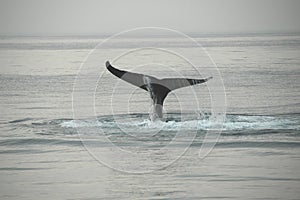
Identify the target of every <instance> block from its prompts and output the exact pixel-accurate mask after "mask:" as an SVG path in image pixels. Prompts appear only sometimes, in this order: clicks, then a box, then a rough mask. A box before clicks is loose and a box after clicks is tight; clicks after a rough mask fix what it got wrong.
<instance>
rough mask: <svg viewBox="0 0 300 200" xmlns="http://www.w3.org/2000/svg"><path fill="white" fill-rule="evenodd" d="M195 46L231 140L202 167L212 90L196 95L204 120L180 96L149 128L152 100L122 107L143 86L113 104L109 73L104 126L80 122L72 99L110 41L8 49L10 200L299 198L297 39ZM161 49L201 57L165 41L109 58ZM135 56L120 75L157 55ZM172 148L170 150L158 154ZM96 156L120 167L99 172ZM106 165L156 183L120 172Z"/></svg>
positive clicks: (101, 112)
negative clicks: (89, 61) (221, 98)
mask: <svg viewBox="0 0 300 200" xmlns="http://www.w3.org/2000/svg"><path fill="white" fill-rule="evenodd" d="M195 39H196V40H197V41H199V42H200V43H201V44H202V45H203V46H205V47H206V48H207V51H208V53H209V54H210V56H211V57H212V58H213V60H214V61H215V62H216V64H217V66H218V68H219V70H220V73H221V75H222V78H223V81H224V86H225V90H226V95H227V106H228V107H227V116H226V120H225V122H224V124H223V127H222V134H221V136H220V137H219V140H218V142H217V144H216V146H215V148H214V149H213V151H212V152H211V153H210V154H209V155H208V156H207V157H206V158H205V159H200V158H199V150H200V148H201V145H202V143H203V139H204V137H205V134H206V133H207V131H208V130H209V129H210V127H211V124H210V120H209V118H210V116H211V113H210V111H211V110H210V106H211V102H210V100H211V99H210V98H209V91H208V89H207V87H206V86H205V85H199V86H194V87H195V88H194V89H195V92H196V94H197V95H198V97H201V101H200V105H199V108H198V109H195V107H194V106H193V105H194V103H195V100H194V99H193V98H192V97H191V98H181V99H183V100H181V101H180V103H181V104H182V105H183V107H184V108H185V110H180V109H179V103H178V100H177V99H176V98H180V97H187V95H188V93H187V92H186V91H185V90H184V89H183V90H178V91H176V92H174V94H172V93H170V94H169V96H168V97H167V98H166V100H165V107H164V112H165V114H164V119H165V120H164V121H162V122H152V121H151V120H150V116H149V110H150V106H151V101H150V97H149V93H147V92H145V91H143V90H139V89H137V90H134V92H133V93H132V94H131V98H130V101H129V108H127V107H124V105H125V104H127V103H128V102H127V99H126V98H127V97H128V93H129V92H130V91H132V90H133V89H132V88H131V87H134V86H130V85H128V84H126V83H125V82H120V83H117V84H118V85H117V86H118V87H117V88H116V94H115V96H114V98H113V100H112V102H111V101H110V100H111V99H110V95H109V94H110V92H111V90H112V89H113V86H114V85H111V83H115V82H116V79H115V77H113V76H112V75H111V74H109V73H106V74H104V75H103V78H102V79H101V80H99V83H98V86H97V88H96V89H95V99H96V102H95V114H96V117H95V116H87V117H85V118H82V119H73V113H72V89H73V86H74V81H75V78H76V74H77V72H78V68H79V66H80V64H81V63H83V61H84V58H85V57H86V56H87V55H88V53H89V51H90V49H91V48H93V47H94V46H95V45H96V44H97V43H98V42H100V41H102V40H103V38H88V37H87V38H1V41H0V51H1V54H0V64H1V75H0V83H1V84H0V89H1V93H0V99H1V105H0V106H1V116H0V130H1V135H0V156H1V164H0V178H1V183H0V188H1V189H0V190H1V192H0V195H1V199H97V198H103V199H199V198H201V199H217V198H221V199H224V198H228V199H247V198H251V199H267V198H270V199H297V198H298V197H299V195H300V194H299V191H300V186H299V185H300V184H299V182H300V176H299V174H300V173H299V172H300V171H299V164H300V157H299V153H300V137H299V136H300V132H299V129H300V103H299V99H300V88H299V85H300V82H299V80H300V79H299V78H300V71H299V65H300V57H299V55H300V54H299V53H300V36H299V35H291V36H289V35H281V36H280V35H279V36H278V35H263V36H255V35H253V36H234V37H228V36H226V37H225V36H224V37H223V36H214V37H199V38H195ZM157 42H160V43H164V44H165V46H166V48H171V49H172V50H174V51H176V49H181V50H184V51H185V52H187V54H188V55H189V56H191V57H197V56H199V55H197V54H195V51H194V49H193V48H190V47H189V43H187V42H186V41H185V40H184V39H181V40H180V39H178V38H159V37H158V38H144V39H143V38H130V39H126V40H124V41H122V40H121V41H120V40H119V41H114V43H111V44H112V45H111V46H106V47H105V48H104V49H103V55H109V54H111V53H113V52H114V53H115V52H122V51H124V50H127V49H131V48H135V47H139V46H140V45H141V44H142V46H143V45H144V46H145V47H146V46H148V45H151V44H152V43H157ZM100 52H101V51H100ZM103 55H99V56H103ZM135 55H137V57H135V58H132V59H128V60H127V61H124V60H123V61H122V60H121V61H120V62H119V63H118V64H119V65H118V66H117V67H120V68H126V67H131V68H132V67H134V66H132V65H134V63H135V62H137V60H142V59H143V60H145V62H148V63H151V58H155V57H157V56H160V55H157V52H156V51H153V50H143V51H140V52H138V53H137V54H135ZM164 59H165V60H166V61H167V62H168V63H169V66H176V67H177V69H179V70H180V71H181V72H182V73H183V75H184V76H193V71H192V70H188V68H187V67H186V66H185V65H184V63H182V62H180V60H176V59H174V58H173V57H172V56H170V57H168V56H165V57H164ZM122 62H123V63H122ZM152 63H153V62H152ZM123 66H124V67H123ZM101 67H102V68H104V67H105V63H104V62H103V63H99V70H101V69H100V68H101ZM151 67H152V68H151ZM144 69H147V70H149V71H151V70H152V71H153V73H154V72H155V73H156V74H155V75H159V76H161V77H168V76H171V75H172V76H175V75H176V74H175V73H172V74H171V73H170V72H169V69H168V68H164V67H161V66H159V67H157V66H150V65H149V66H144V68H139V69H136V70H144ZM210 81H213V79H212V80H210ZM84 87H85V86H84ZM87 87H88V86H87ZM83 98H84V97H83ZM124 99H126V102H124ZM82 105H83V106H84V100H83V104H82ZM111 106H113V109H114V113H115V115H112V114H111V111H110V109H111ZM83 109H84V107H83ZM128 110H129V113H128ZM80 130H85V132H80ZM94 130H101V131H94ZM78 131H79V133H78ZM177 135H179V136H177ZM176 136H177V138H176ZM180 136H181V137H180ZM99 138H108V139H109V141H110V142H111V144H113V145H116V146H118V147H120V148H121V149H122V150H123V151H125V152H126V151H127V152H134V153H136V154H138V155H142V156H141V157H137V159H134V158H135V157H134V156H132V157H122V156H121V155H119V156H118V155H115V154H110V153H111V152H110V147H111V146H110V145H111V144H108V143H107V142H106V141H105V140H99ZM191 138H192V139H193V140H190V139H191ZM83 140H84V141H83ZM172 141H175V142H174V143H171V142H172ZM170 143H171V144H170ZM166 145H170V148H169V151H166V152H164V151H159V150H160V148H162V147H164V146H166ZM187 145H188V146H189V148H187V149H185V147H186V146H187ZM93 152H94V153H95V152H105V153H107V155H114V156H113V157H109V156H107V157H105V158H104V160H105V161H106V163H101V162H99V160H97V158H96V159H95V157H93V155H91V154H93ZM182 152H183V154H182V155H181V154H180V155H181V156H180V157H179V159H178V160H177V161H176V162H174V163H172V164H171V165H168V166H167V167H166V165H167V164H168V163H169V162H170V161H172V159H173V158H177V157H176V154H175V153H182ZM107 163H109V164H111V165H112V166H116V167H120V168H121V167H123V166H124V168H126V169H133V170H134V169H135V170H141V169H145V170H154V172H152V173H148V174H134V173H133V174H132V173H130V174H128V173H121V172H118V171H116V170H113V169H110V168H108V167H106V166H105V164H107ZM157 169H159V170H157ZM245 188H246V189H245Z"/></svg>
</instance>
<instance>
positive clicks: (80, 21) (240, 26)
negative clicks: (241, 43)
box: [0, 0, 300, 35]
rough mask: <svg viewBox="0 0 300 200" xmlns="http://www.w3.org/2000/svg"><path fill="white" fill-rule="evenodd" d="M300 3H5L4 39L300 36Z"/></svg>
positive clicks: (0, 19) (1, 8) (0, 11)
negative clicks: (138, 30)
mask: <svg viewBox="0 0 300 200" xmlns="http://www.w3.org/2000/svg"><path fill="white" fill-rule="evenodd" d="M299 20H300V0H206V1H203V0H180V1H179V0H148V1H146V0H107V1H106V0H0V35H22V34H26V35H79V34H87V35H93V34H110V33H115V32H119V31H122V30H126V29H129V28H134V27H142V26H159V27H164V28H171V29H176V30H179V31H183V32H185V33H222V32H225V33H237V32H300V21H299Z"/></svg>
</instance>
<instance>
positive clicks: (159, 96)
mask: <svg viewBox="0 0 300 200" xmlns="http://www.w3.org/2000/svg"><path fill="white" fill-rule="evenodd" d="M106 68H107V69H108V71H110V72H111V73H112V74H113V75H115V76H116V77H118V78H120V79H122V80H124V81H126V82H128V83H130V84H132V85H134V86H137V87H139V88H141V89H144V90H146V91H148V92H149V93H150V97H151V99H152V100H153V104H154V108H157V109H156V110H155V112H157V116H158V117H159V118H162V106H163V103H164V100H165V98H166V97H167V95H168V94H169V92H171V91H173V90H176V89H179V88H183V87H188V86H192V85H197V84H201V83H205V82H206V81H208V80H210V79H212V77H209V78H206V79H188V78H164V79H157V78H155V77H153V76H149V75H144V74H138V73H133V72H128V71H124V70H119V69H117V68H115V67H113V66H112V65H111V64H110V63H109V61H107V62H106Z"/></svg>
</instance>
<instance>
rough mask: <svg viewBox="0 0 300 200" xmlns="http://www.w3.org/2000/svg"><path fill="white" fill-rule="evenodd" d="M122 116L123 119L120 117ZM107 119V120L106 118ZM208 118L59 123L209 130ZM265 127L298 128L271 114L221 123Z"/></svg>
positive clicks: (295, 123)
mask: <svg viewBox="0 0 300 200" xmlns="http://www.w3.org/2000/svg"><path fill="white" fill-rule="evenodd" d="M122 118H123V119H122ZM108 119H109V120H108ZM211 125H212V124H211V121H210V120H209V119H199V120H186V121H180V120H178V119H173V118H172V119H171V120H167V121H166V122H163V121H155V122H152V121H151V120H149V119H143V118H138V117H136V118H130V119H127V118H126V115H123V116H122V117H121V118H120V117H119V118H118V120H116V121H114V120H113V118H112V117H109V116H107V117H106V118H100V119H98V120H69V121H64V122H62V123H60V126H62V127H64V128H77V127H95V126H99V127H100V128H104V129H105V128H118V127H120V126H122V127H126V128H132V129H151V128H154V129H155V128H162V129H163V130H191V129H192V130H193V129H197V130H209V129H210V128H211ZM265 129H272V130H276V129H291V130H300V125H299V119H296V118H285V117H284V116H281V117H273V116H255V115H227V117H226V120H225V122H224V123H223V129H222V130H265Z"/></svg>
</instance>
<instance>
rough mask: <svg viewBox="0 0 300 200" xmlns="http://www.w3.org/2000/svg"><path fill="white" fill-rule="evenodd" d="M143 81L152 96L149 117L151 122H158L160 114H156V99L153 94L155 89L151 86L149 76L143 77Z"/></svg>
mask: <svg viewBox="0 0 300 200" xmlns="http://www.w3.org/2000/svg"><path fill="white" fill-rule="evenodd" d="M143 81H144V84H145V85H146V88H147V91H148V93H149V95H150V98H151V100H150V108H149V117H150V120H151V121H156V120H157V119H159V116H158V114H157V113H156V112H155V106H156V105H155V102H154V100H153V99H155V98H154V95H155V94H154V92H153V88H152V84H151V79H150V78H149V77H148V76H143Z"/></svg>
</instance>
